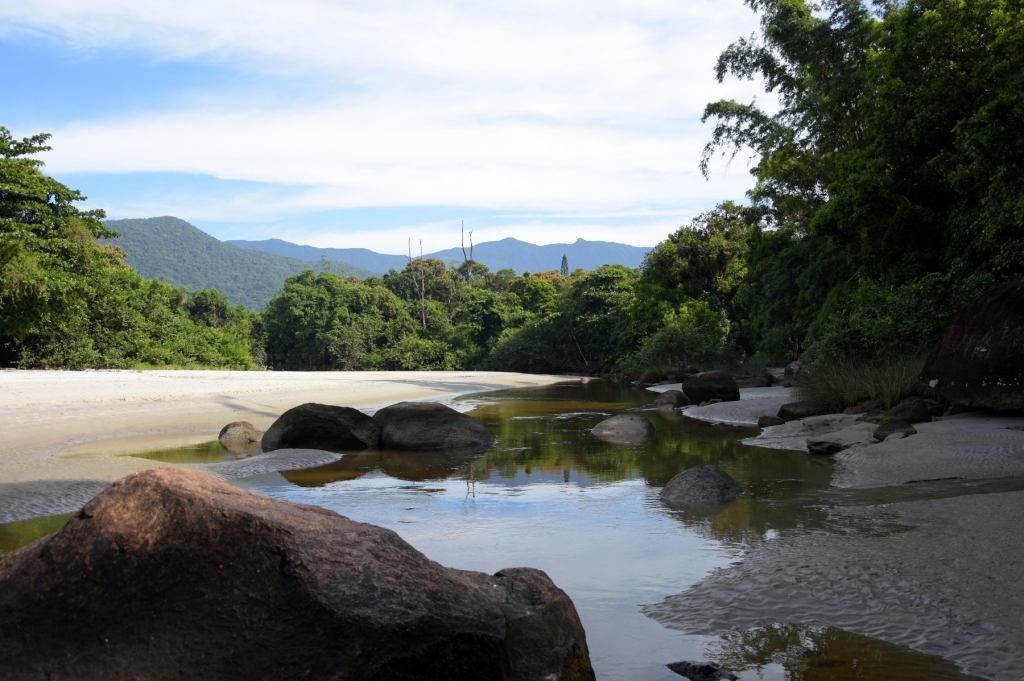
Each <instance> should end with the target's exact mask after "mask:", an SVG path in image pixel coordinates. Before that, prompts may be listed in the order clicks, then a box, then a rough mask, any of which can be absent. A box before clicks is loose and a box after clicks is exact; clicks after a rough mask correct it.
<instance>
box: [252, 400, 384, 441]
mask: <svg viewBox="0 0 1024 681" xmlns="http://www.w3.org/2000/svg"><path fill="white" fill-rule="evenodd" d="M379 441H380V426H379V425H378V424H377V422H376V421H374V420H373V419H372V418H370V417H369V416H367V415H366V414H364V413H363V412H361V411H359V410H358V409H353V408H352V407H336V406H334V405H331V404H316V403H315V402H310V403H308V404H301V405H299V406H297V407H292V408H291V409H289V410H288V411H286V412H285V413H283V414H281V416H280V417H279V418H278V419H277V420H276V421H274V424H273V425H272V426H270V428H268V429H267V432H266V433H265V434H264V435H263V451H265V452H272V451H274V450H275V449H326V450H332V451H336V450H342V449H372V448H375V447H377V445H378V443H379Z"/></svg>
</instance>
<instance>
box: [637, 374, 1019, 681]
mask: <svg viewBox="0 0 1024 681" xmlns="http://www.w3.org/2000/svg"><path fill="white" fill-rule="evenodd" d="M673 387H676V386H671V385H668V386H659V387H658V389H659V390H665V389H671V388H673ZM741 396H742V399H741V400H740V401H739V402H723V403H720V404H714V405H708V406H705V407H687V408H686V409H685V410H684V413H686V414H687V415H688V416H690V417H692V418H698V419H701V420H705V421H709V422H712V423H731V424H746V425H751V424H756V422H757V418H758V416H761V415H764V414H775V413H776V412H777V411H778V408H779V407H780V406H781V405H782V404H784V403H785V402H791V401H794V400H796V399H797V397H796V395H795V393H794V392H793V391H792V390H791V389H785V388H752V389H749V390H742V391H741ZM914 427H915V429H916V430H917V431H918V432H917V434H916V435H911V436H910V437H907V438H904V439H896V440H893V439H888V440H886V441H885V442H881V443H875V442H874V440H873V439H871V438H870V433H871V432H872V431H873V430H874V428H875V425H874V424H867V423H858V422H857V419H856V417H852V416H846V415H829V416H820V417H811V418H809V419H803V420H802V422H801V421H793V422H790V423H787V424H785V425H783V426H774V427H771V428H766V429H764V430H763V431H762V432H761V434H760V435H759V436H757V437H754V438H749V439H747V440H744V443H745V444H750V445H756V446H760V447H768V448H773V449H799V450H804V449H805V446H806V444H805V443H806V440H807V438H808V437H811V436H813V437H828V438H829V439H840V440H846V441H849V442H854V443H855V444H853V446H851V447H850V448H849V449H847V450H845V451H843V452H840V453H839V454H837V455H835V456H834V457H831V458H832V460H833V462H834V466H835V471H834V474H833V481H832V484H833V487H834V489H835V492H834V494H835V499H834V503H829V504H828V506H827V510H828V513H829V515H830V518H829V523H828V527H827V529H815V530H812V531H809V532H791V533H785V534H782V535H779V536H776V537H774V538H771V539H766V540H765V541H761V542H758V543H755V544H753V545H751V546H750V547H748V550H747V551H746V554H745V556H744V557H743V559H742V560H741V561H738V562H737V563H735V564H733V565H732V566H730V567H729V568H726V569H722V570H718V571H715V572H713V573H712V574H711V575H709V576H708V577H707V578H705V579H704V580H702V581H701V582H699V583H697V584H696V585H694V586H693V587H692V588H690V589H688V590H687V591H685V592H683V593H681V594H677V595H675V596H670V597H668V598H666V599H665V600H664V601H662V602H660V603H652V604H650V605H648V606H646V607H645V608H644V612H646V613H647V614H648V615H649V616H650V617H652V618H653V619H655V620H657V621H658V622H661V623H662V624H664V625H665V626H668V627H671V628H675V629H680V630H682V631H685V632H686V633H690V634H712V633H717V632H721V631H737V630H744V629H749V628H754V627H765V626H769V625H772V624H774V623H779V622H794V623H799V624H804V625H811V626H834V627H840V628H842V629H845V630H847V631H851V632H854V633H858V634H864V635H867V636H873V637H876V638H880V639H883V640H885V641H889V642H890V643H895V644H899V645H905V646H909V647H911V648H913V649H915V650H918V651H921V652H924V653H930V654H934V655H941V656H943V657H945V658H947V659H949V660H952V661H953V662H956V663H957V664H959V665H960V666H961V667H962V668H963V669H964V671H966V672H967V673H970V674H978V675H982V676H984V677H985V678H990V679H997V680H998V681H1017V680H1018V679H1020V678H1022V677H1024V584H1022V583H1021V581H1020V580H1019V579H1017V578H1016V577H1017V575H1019V574H1020V571H1021V568H1022V567H1024V542H1021V541H1020V533H1019V529H1018V528H1019V527H1020V525H1021V523H1024V491H1020V490H1021V489H1024V417H1022V416H1015V415H1007V414H998V413H995V412H989V411H976V412H968V413H964V414H959V415H956V416H951V417H946V418H941V419H938V420H936V421H933V422H931V423H918V424H915V426H914ZM909 499H913V500H909Z"/></svg>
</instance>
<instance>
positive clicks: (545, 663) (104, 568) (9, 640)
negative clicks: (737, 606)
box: [0, 468, 594, 681]
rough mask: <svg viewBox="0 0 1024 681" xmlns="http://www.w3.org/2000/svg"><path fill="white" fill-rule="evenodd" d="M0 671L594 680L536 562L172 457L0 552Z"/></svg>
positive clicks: (577, 633)
mask: <svg viewBox="0 0 1024 681" xmlns="http://www.w3.org/2000/svg"><path fill="white" fill-rule="evenodd" d="M0 670H2V672H0V676H4V677H5V678H18V679H54V678H62V679H78V680H86V681H89V680H92V679H97V680H99V679H129V678H131V679H183V678H194V679H198V678H203V679H297V678H303V679H346V680H352V681H355V680H362V679H375V680H377V679H380V680H384V679H396V680H397V679H410V678H416V679H439V680H440V679H465V680H469V679H505V678H508V679H522V680H524V681H525V680H533V679H549V678H550V679H593V678H594V674H593V671H592V670H591V667H590V660H589V656H588V652H587V645H586V640H585V636H584V632H583V627H582V625H581V624H580V620H579V617H578V616H577V614H576V610H575V608H574V607H573V604H572V601H571V600H570V599H569V597H568V596H566V594H565V593H564V592H563V591H561V590H560V589H559V588H558V587H556V586H555V585H554V584H553V583H552V582H551V580H550V579H548V577H547V576H546V575H545V574H544V573H543V572H540V571H539V570H532V569H528V568H515V569H509V570H502V571H500V572H498V573H495V574H494V575H487V574H484V573H482V572H464V571H461V570H454V569H450V568H445V567H443V566H441V565H439V564H437V563H435V562H433V561H431V560H429V559H427V557H426V556H424V555H423V554H421V553H420V552H418V551H416V550H415V549H414V548H412V547H411V546H410V545H409V544H407V543H406V542H404V541H402V539H401V538H400V537H399V536H398V535H396V534H395V533H394V532H392V531H390V530H386V529H383V528H380V527H376V526H373V525H366V524H363V523H357V522H353V521H351V520H349V519H347V518H344V517H342V516H339V515H338V514H336V513H333V512H331V511H327V510H324V509H321V508H317V507H314V506H305V505H300V504H293V503H289V502H285V501H278V500H274V499H271V498H269V497H265V496H262V495H258V494H253V493H251V492H247V491H245V490H241V489H238V488H236V487H232V486H230V485H228V484H226V483H223V482H220V481H218V480H216V479H214V478H212V477H210V476H207V475H204V474H202V473H197V472H193V471H183V470H176V469H167V468H162V469H157V470H150V471H146V472H144V473H140V474H136V475H132V476H129V477H127V478H124V479H122V480H119V481H118V482H115V483H114V484H113V485H111V486H110V487H109V488H107V490H106V491H104V492H103V493H101V494H100V495H99V496H97V497H96V498H95V499H93V500H92V501H90V502H89V503H88V504H87V505H86V506H85V508H83V509H82V511H80V512H79V513H78V514H77V515H75V516H74V517H73V518H72V519H71V520H70V521H69V522H68V524H67V526H66V527H65V528H64V529H63V530H61V531H60V532H58V533H57V534H56V535H54V536H52V537H49V538H45V539H42V540H40V541H37V542H35V543H34V544H31V545H29V546H27V547H25V548H24V549H21V550H19V551H15V552H14V553H11V554H8V555H6V556H4V557H2V558H0ZM12 672H13V675H12Z"/></svg>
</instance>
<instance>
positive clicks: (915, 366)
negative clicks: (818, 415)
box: [796, 356, 934, 411]
mask: <svg viewBox="0 0 1024 681" xmlns="http://www.w3.org/2000/svg"><path fill="white" fill-rule="evenodd" d="M924 361H925V357H923V356H913V357H896V358H891V359H886V360H881V361H878V362H873V363H869V362H864V361H859V362H858V361H844V360H821V361H818V362H815V363H814V364H812V365H811V366H810V368H809V369H808V370H807V371H804V372H802V373H800V374H799V375H798V376H797V381H796V384H797V391H798V393H799V394H800V399H802V400H807V401H809V402H814V403H815V404H819V405H821V406H823V407H827V408H828V409H830V410H833V411H842V410H843V409H845V408H847V407H852V406H853V405H855V404H857V403H858V402H863V401H864V400H878V401H879V403H881V405H882V407H884V408H885V409H891V408H892V407H894V406H896V405H897V404H898V403H899V401H900V400H902V399H904V398H906V397H910V396H912V395H919V396H922V397H934V392H933V391H932V390H931V388H929V387H928V386H927V385H925V384H924V383H922V382H921V380H920V379H919V378H918V377H919V376H920V374H921V369H922V367H924Z"/></svg>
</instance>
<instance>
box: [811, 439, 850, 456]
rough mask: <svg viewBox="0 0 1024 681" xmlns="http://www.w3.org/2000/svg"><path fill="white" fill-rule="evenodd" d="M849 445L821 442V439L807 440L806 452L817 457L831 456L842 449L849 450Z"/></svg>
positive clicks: (845, 443)
mask: <svg viewBox="0 0 1024 681" xmlns="http://www.w3.org/2000/svg"><path fill="white" fill-rule="evenodd" d="M850 447H851V443H849V442H840V441H838V440H822V439H811V438H808V440H807V451H808V452H810V453H811V454H817V455H819V456H832V455H834V454H838V453H839V452H841V451H843V450H844V449H849V448H850Z"/></svg>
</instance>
